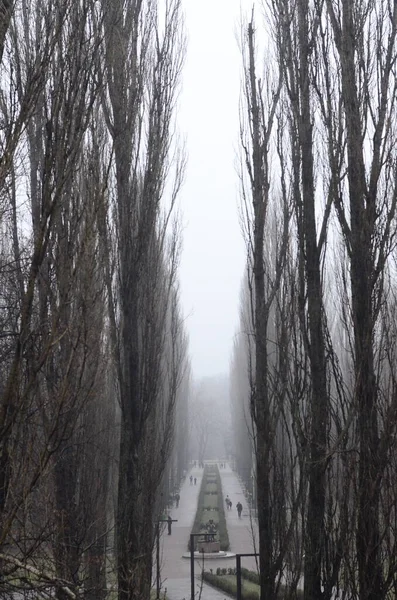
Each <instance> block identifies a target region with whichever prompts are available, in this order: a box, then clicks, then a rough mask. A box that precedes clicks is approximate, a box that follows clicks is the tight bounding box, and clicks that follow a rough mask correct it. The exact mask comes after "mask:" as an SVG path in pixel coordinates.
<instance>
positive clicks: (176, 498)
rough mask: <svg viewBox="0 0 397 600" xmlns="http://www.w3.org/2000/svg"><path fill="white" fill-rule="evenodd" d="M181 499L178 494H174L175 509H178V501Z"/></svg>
mask: <svg viewBox="0 0 397 600" xmlns="http://www.w3.org/2000/svg"><path fill="white" fill-rule="evenodd" d="M180 499H181V497H180V495H179V494H178V492H177V493H176V494H175V502H176V507H177V508H178V506H179V500H180Z"/></svg>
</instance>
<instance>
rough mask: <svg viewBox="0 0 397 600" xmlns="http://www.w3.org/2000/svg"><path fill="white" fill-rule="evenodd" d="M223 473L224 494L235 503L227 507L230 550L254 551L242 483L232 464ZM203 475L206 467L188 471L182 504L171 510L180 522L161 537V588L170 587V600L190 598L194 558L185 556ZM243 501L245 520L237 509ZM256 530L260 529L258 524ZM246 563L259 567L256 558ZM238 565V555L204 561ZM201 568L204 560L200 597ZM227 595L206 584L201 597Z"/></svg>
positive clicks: (210, 599)
mask: <svg viewBox="0 0 397 600" xmlns="http://www.w3.org/2000/svg"><path fill="white" fill-rule="evenodd" d="M218 466H219V464H218ZM219 472H220V474H221V479H222V490H223V497H224V498H226V495H227V494H228V495H229V497H230V499H231V501H232V503H233V507H232V510H230V511H227V510H226V507H225V514H226V521H227V527H228V533H229V540H230V550H231V552H234V553H236V552H237V553H252V552H254V544H253V542H252V533H251V530H252V527H251V523H250V516H249V510H248V508H247V503H246V501H245V498H244V494H243V490H242V488H241V485H240V482H239V480H238V479H237V477H236V475H235V473H234V472H233V471H232V469H230V467H229V466H226V468H224V469H219ZM190 475H193V477H196V478H197V484H196V485H190V481H189V477H190ZM202 475H203V469H199V468H198V467H194V468H192V469H191V470H190V471H189V472H188V474H187V476H186V480H185V482H184V483H183V485H182V487H181V491H180V497H181V498H180V502H179V507H178V508H175V507H174V508H173V509H172V510H171V511H170V514H171V516H172V518H173V519H177V520H178V522H177V523H173V525H172V534H171V535H168V534H167V527H166V526H165V527H164V529H163V533H162V536H161V580H162V584H161V588H162V591H164V590H165V589H166V590H167V599H169V600H190V561H189V559H186V558H182V555H183V554H185V553H186V552H187V545H188V540H189V535H190V533H191V529H192V526H193V521H194V517H195V514H196V508H197V498H198V494H199V491H200V486H201V479H202ZM239 500H240V502H241V504H242V505H243V514H242V518H241V519H239V518H238V516H237V510H236V504H237V502H238V501H239ZM253 529H254V530H256V526H255V525H254V527H253ZM242 564H243V566H246V567H247V568H255V561H254V559H245V560H243V563H242ZM235 566H236V559H235V558H234V557H233V558H229V559H211V560H206V561H205V563H204V568H205V569H206V570H208V569H213V570H214V571H215V570H216V569H217V568H218V567H220V568H228V567H232V568H233V567H235ZM201 568H202V560H197V561H196V563H195V574H196V592H197V593H196V597H197V598H198V592H199V587H200V573H201ZM225 596H226V594H225V593H224V592H221V591H218V590H215V589H213V588H212V587H210V586H208V585H204V587H203V591H202V594H201V600H224V599H225Z"/></svg>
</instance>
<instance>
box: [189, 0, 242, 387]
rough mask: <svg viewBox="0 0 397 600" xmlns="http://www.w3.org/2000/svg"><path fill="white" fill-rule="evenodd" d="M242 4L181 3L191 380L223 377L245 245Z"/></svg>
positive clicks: (214, 0)
mask: <svg viewBox="0 0 397 600" xmlns="http://www.w3.org/2000/svg"><path fill="white" fill-rule="evenodd" d="M240 4H242V5H243V10H244V5H245V7H246V8H247V7H250V6H251V2H247V1H246V2H240V0H200V2H196V1H195V0H185V1H184V10H185V16H186V29H187V33H188V47H187V58H186V63H185V67H184V71H183V89H182V93H181V97H180V110H179V114H178V123H179V128H180V130H181V132H182V134H183V135H185V136H186V142H187V152H188V165H187V172H186V182H185V185H184V187H183V190H182V194H181V207H182V212H183V223H184V233H183V240H184V241H183V254H182V261H181V270H180V279H181V292H182V297H181V299H182V307H183V310H184V313H185V315H186V317H187V321H186V328H187V331H188V335H189V339H190V355H191V358H192V366H193V375H194V377H196V378H198V377H203V376H208V375H213V374H217V373H228V370H229V360H230V355H231V350H232V344H233V336H234V334H235V332H236V329H237V326H238V311H239V295H240V287H241V281H242V277H243V274H244V265H245V246H244V242H243V238H242V235H241V231H240V226H239V217H238V195H239V183H238V176H237V171H236V165H237V149H238V131H239V120H238V110H239V97H240V81H241V57H240V53H239V49H238V43H237V32H238V30H239V22H240Z"/></svg>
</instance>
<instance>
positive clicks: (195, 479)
mask: <svg viewBox="0 0 397 600" xmlns="http://www.w3.org/2000/svg"><path fill="white" fill-rule="evenodd" d="M196 483H197V477H195V478H194V485H196Z"/></svg>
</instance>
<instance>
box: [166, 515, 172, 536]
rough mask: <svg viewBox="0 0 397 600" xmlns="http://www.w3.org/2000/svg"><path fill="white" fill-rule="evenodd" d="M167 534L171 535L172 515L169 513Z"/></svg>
mask: <svg viewBox="0 0 397 600" xmlns="http://www.w3.org/2000/svg"><path fill="white" fill-rule="evenodd" d="M167 525H168V535H171V527H172V517H171V515H168V523H167Z"/></svg>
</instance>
